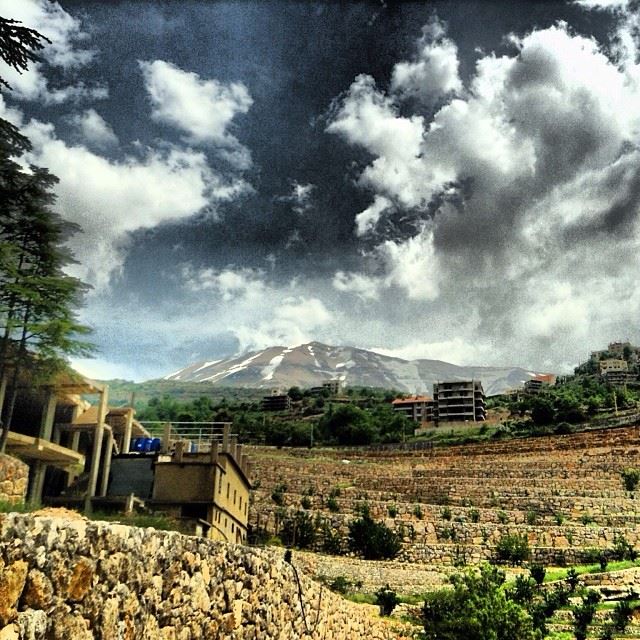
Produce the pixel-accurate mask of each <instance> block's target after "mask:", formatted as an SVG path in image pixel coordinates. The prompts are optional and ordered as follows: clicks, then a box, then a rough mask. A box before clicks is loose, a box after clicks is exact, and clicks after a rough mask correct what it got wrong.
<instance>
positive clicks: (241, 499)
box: [239, 496, 242, 511]
mask: <svg viewBox="0 0 640 640" xmlns="http://www.w3.org/2000/svg"><path fill="white" fill-rule="evenodd" d="M239 506H240V511H242V496H240V505H239Z"/></svg>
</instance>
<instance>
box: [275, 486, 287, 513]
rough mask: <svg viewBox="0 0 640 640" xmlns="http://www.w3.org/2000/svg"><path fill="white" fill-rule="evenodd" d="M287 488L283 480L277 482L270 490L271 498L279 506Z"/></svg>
mask: <svg viewBox="0 0 640 640" xmlns="http://www.w3.org/2000/svg"><path fill="white" fill-rule="evenodd" d="M286 490H287V485H286V484H284V483H283V482H279V483H278V484H277V485H276V486H275V487H274V488H273V491H272V492H271V499H272V500H273V501H274V502H275V503H276V504H277V505H278V506H279V507H281V506H283V505H284V494H285V492H286Z"/></svg>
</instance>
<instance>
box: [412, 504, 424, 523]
mask: <svg viewBox="0 0 640 640" xmlns="http://www.w3.org/2000/svg"><path fill="white" fill-rule="evenodd" d="M413 515H414V516H415V517H416V518H418V520H422V507H421V506H420V505H419V504H417V505H416V506H415V507H413Z"/></svg>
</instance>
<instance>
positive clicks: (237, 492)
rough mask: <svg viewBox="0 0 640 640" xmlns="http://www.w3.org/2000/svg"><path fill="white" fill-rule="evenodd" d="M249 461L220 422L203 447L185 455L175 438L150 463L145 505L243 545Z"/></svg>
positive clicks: (214, 536)
mask: <svg viewBox="0 0 640 640" xmlns="http://www.w3.org/2000/svg"><path fill="white" fill-rule="evenodd" d="M250 490H251V483H250V481H249V461H248V458H247V456H246V455H245V454H244V453H243V451H242V445H239V444H237V440H236V438H232V437H230V431H229V425H228V424H227V425H225V427H224V433H223V437H222V441H221V442H218V441H213V442H212V443H211V446H210V448H209V451H205V452H202V451H198V452H194V453H186V452H185V451H184V442H178V443H177V444H176V446H175V449H174V451H173V452H172V453H165V454H160V455H159V457H158V459H157V461H156V463H155V465H154V479H153V495H152V499H151V501H150V503H151V505H153V506H154V507H156V508H158V509H159V510H161V511H163V512H165V513H168V514H169V515H172V516H174V517H177V518H183V519H186V520H189V521H191V522H192V523H194V533H196V534H200V535H205V536H206V537H208V538H211V539H213V540H223V541H226V542H236V543H244V542H245V541H246V539H247V523H248V518H249V491H250Z"/></svg>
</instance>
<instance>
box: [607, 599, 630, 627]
mask: <svg viewBox="0 0 640 640" xmlns="http://www.w3.org/2000/svg"><path fill="white" fill-rule="evenodd" d="M632 615H633V607H632V606H631V603H630V602H629V601H628V600H620V601H619V602H617V603H616V606H615V608H614V610H613V612H612V613H611V623H612V625H613V628H614V629H615V630H616V631H621V632H622V633H624V632H625V631H626V629H627V626H628V625H629V622H631V616H632Z"/></svg>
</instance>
